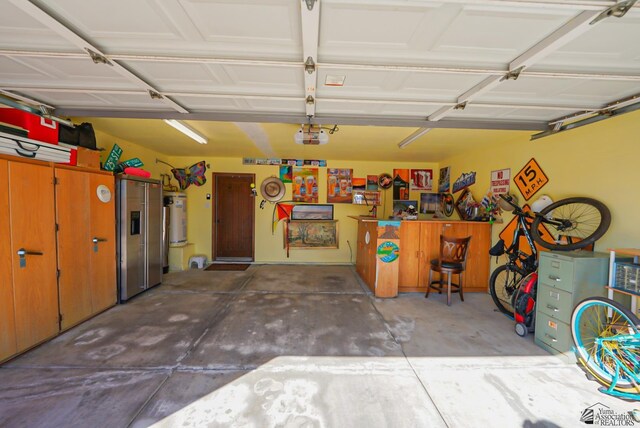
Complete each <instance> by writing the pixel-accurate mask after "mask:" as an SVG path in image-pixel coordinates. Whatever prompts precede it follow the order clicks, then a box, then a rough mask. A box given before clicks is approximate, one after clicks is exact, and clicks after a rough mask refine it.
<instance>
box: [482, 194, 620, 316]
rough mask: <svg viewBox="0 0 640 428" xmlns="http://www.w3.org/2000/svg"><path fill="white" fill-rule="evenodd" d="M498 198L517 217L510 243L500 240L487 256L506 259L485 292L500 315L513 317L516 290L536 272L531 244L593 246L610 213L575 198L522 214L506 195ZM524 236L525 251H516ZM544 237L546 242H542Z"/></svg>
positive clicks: (564, 248)
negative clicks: (525, 279)
mask: <svg viewBox="0 0 640 428" xmlns="http://www.w3.org/2000/svg"><path fill="white" fill-rule="evenodd" d="M500 197H501V198H502V199H503V200H504V201H505V202H506V203H507V204H509V205H510V206H511V207H513V213H514V215H515V216H516V217H517V225H516V229H515V231H514V232H513V241H512V244H511V245H510V246H509V247H508V248H505V246H504V241H503V240H502V239H501V240H500V241H498V243H497V244H496V245H494V246H493V247H492V248H491V250H490V251H489V254H491V255H492V256H500V255H503V254H505V255H506V256H507V259H508V260H507V263H505V264H504V265H501V266H498V267H497V268H496V269H495V270H494V271H493V273H492V274H491V278H490V279H489V291H490V292H491V297H492V298H493V301H494V303H495V304H496V306H497V307H498V309H499V310H500V312H502V313H504V314H506V315H509V316H513V305H514V299H515V297H516V291H517V290H518V286H519V284H520V282H521V281H522V279H523V278H524V277H526V276H527V275H529V274H530V273H532V272H535V271H536V270H537V269H538V250H537V248H536V245H535V244H538V245H540V246H541V247H543V248H546V249H549V250H556V251H571V250H578V249H581V248H584V247H587V246H589V245H591V244H593V243H594V242H595V241H596V240H598V239H600V238H601V237H602V235H604V234H605V233H606V231H607V229H609V225H610V224H611V213H610V212H609V209H608V208H607V207H606V205H604V204H603V203H602V202H600V201H597V200H595V199H591V198H585V197H576V198H567V199H562V200H560V201H558V202H554V203H552V204H551V205H549V206H547V207H546V208H544V209H542V210H540V212H538V213H534V212H528V211H524V210H523V208H522V207H520V206H519V205H517V204H516V203H515V202H514V200H513V198H512V197H511V196H510V195H500ZM520 237H524V238H525V239H526V242H527V244H528V246H529V248H528V249H527V250H526V251H525V250H523V249H521V248H520ZM545 237H546V238H547V239H545Z"/></svg>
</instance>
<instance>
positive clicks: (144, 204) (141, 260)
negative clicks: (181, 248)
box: [116, 175, 163, 302]
mask: <svg viewBox="0 0 640 428" xmlns="http://www.w3.org/2000/svg"><path fill="white" fill-rule="evenodd" d="M116 193H117V199H116V210H117V222H118V223H117V225H118V245H117V256H118V262H119V268H118V296H119V300H120V302H124V301H126V300H129V299H130V298H132V297H133V296H135V295H136V294H139V293H141V292H143V291H145V290H147V289H148V288H151V287H153V286H154V285H158V284H160V283H161V282H162V264H163V262H162V185H161V183H160V181H158V180H150V179H144V178H140V177H134V176H130V175H121V176H118V177H117V178H116Z"/></svg>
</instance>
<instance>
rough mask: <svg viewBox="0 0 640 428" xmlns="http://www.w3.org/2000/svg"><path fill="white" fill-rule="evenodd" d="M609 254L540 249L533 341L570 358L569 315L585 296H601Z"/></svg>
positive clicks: (553, 352)
mask: <svg viewBox="0 0 640 428" xmlns="http://www.w3.org/2000/svg"><path fill="white" fill-rule="evenodd" d="M608 272H609V255H608V254H606V253H593V252H589V251H572V252H554V251H551V252H542V253H540V264H539V267H538V296H537V297H538V298H537V300H536V325H535V342H536V344H537V345H538V346H540V347H542V348H544V349H546V350H547V351H549V352H551V353H552V354H565V355H567V356H568V357H569V358H570V359H573V358H574V357H573V354H572V352H571V349H572V347H573V341H572V338H571V326H570V324H571V314H572V312H573V309H574V308H575V307H576V305H577V304H578V303H580V301H582V300H584V299H586V298H587V297H593V296H604V294H605V284H606V283H607V278H608Z"/></svg>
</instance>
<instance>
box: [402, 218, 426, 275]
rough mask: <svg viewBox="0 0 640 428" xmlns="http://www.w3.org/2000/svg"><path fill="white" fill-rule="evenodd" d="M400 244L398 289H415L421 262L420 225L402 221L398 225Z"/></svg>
mask: <svg viewBox="0 0 640 428" xmlns="http://www.w3.org/2000/svg"><path fill="white" fill-rule="evenodd" d="M400 242H401V246H400V257H399V263H400V265H399V272H398V287H399V288H411V287H417V286H418V272H419V270H420V262H421V257H420V223H413V222H410V221H403V222H402V223H401V224H400Z"/></svg>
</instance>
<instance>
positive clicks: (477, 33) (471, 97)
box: [0, 0, 640, 131]
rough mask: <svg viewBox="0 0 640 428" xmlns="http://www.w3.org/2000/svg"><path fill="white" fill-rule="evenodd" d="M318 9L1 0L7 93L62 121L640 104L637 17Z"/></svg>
mask: <svg viewBox="0 0 640 428" xmlns="http://www.w3.org/2000/svg"><path fill="white" fill-rule="evenodd" d="M308 2H309V3H311V4H313V8H312V9H311V10H309V9H308V8H307V3H306V2H305V1H304V0H136V1H132V0H109V1H104V0H31V1H29V0H2V14H0V89H2V90H3V91H5V92H4V93H5V95H6V94H13V95H15V96H16V97H23V99H30V100H33V102H35V103H42V104H46V105H49V106H51V107H54V108H55V113H56V114H58V115H63V116H84V117H122V118H177V119H196V120H214V121H233V122H277V123H297V124H300V123H303V122H306V121H307V117H308V115H313V118H312V121H313V122H314V123H322V124H334V123H338V124H346V125H380V126H383V125H386V126H406V127H414V128H415V127H429V128H439V127H442V128H485V129H505V130H531V131H536V130H537V131H541V130H544V129H546V128H547V123H548V122H549V121H552V120H554V119H557V118H560V117H564V116H567V115H571V114H574V113H577V112H581V111H584V110H599V109H602V108H603V107H605V106H607V105H608V104H609V103H611V102H614V101H617V100H621V99H625V98H627V97H631V96H634V95H638V94H640V43H638V40H640V8H639V7H637V6H636V7H633V8H632V9H631V10H630V11H628V13H626V15H624V16H623V17H621V18H618V17H614V16H611V17H608V18H606V19H603V20H601V21H599V22H597V23H595V24H593V25H590V24H589V23H590V22H591V21H592V20H593V19H594V18H595V17H596V16H598V15H599V14H600V13H601V12H603V11H604V10H606V9H607V8H609V7H611V6H613V5H615V4H616V2H615V1H608V0H607V1H599V0H574V1H568V2H559V1H555V0H511V1H496V0H442V1H427V0H318V1H315V2H314V1H312V0H309V1H308ZM87 49H91V50H92V51H94V52H97V53H99V54H102V55H103V56H104V58H105V59H106V60H108V61H109V62H110V65H106V64H100V63H98V64H94V62H93V61H92V60H91V59H90V57H89V55H88V54H87ZM309 56H310V57H311V58H312V59H313V62H314V63H315V65H316V68H315V70H314V71H313V72H312V73H307V72H305V68H304V62H305V60H306V59H307V57H309ZM520 66H524V68H523V70H522V71H521V73H520V74H519V76H518V77H517V79H515V80H514V79H505V78H504V76H505V75H506V74H507V73H508V72H509V71H514V70H516V69H517V68H518V67H520ZM328 75H331V76H335V75H338V76H345V82H344V86H342V87H334V86H326V85H325V79H326V77H327V76H328ZM149 90H151V91H154V92H157V93H158V94H161V95H162V97H163V98H162V99H153V98H152V97H151V96H150V95H149ZM308 95H312V96H313V99H314V102H313V103H306V102H305V99H306V98H307V96H308ZM465 101H466V102H467V103H466V106H465V107H466V108H464V109H454V107H455V106H456V105H459V104H461V103H464V102H465Z"/></svg>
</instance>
